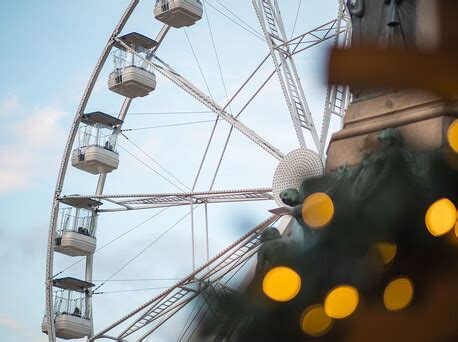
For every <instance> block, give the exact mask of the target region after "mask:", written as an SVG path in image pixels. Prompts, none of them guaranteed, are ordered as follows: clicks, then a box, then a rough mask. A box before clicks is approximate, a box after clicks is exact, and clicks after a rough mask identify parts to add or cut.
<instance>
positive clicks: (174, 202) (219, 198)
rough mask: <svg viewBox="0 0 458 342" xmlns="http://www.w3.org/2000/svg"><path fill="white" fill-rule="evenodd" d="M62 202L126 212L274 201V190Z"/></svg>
mask: <svg viewBox="0 0 458 342" xmlns="http://www.w3.org/2000/svg"><path fill="white" fill-rule="evenodd" d="M59 199H60V200H68V199H96V200H103V201H107V202H110V203H113V204H116V205H117V206H118V207H116V208H112V209H99V210H98V211H99V212H112V211H124V210H139V209H154V208H164V207H176V206H184V205H186V206H188V205H191V204H205V203H229V202H248V201H267V200H272V199H273V196H272V189H270V188H264V189H242V190H220V191H205V192H187V193H158V194H117V195H99V196H95V195H87V196H86V195H69V196H61V197H60V198H59Z"/></svg>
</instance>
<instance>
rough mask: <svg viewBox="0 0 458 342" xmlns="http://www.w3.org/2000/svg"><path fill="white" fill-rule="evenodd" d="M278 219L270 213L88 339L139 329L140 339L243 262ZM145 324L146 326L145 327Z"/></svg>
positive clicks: (123, 337) (253, 251)
mask: <svg viewBox="0 0 458 342" xmlns="http://www.w3.org/2000/svg"><path fill="white" fill-rule="evenodd" d="M278 219H279V216H276V215H272V216H270V217H269V218H268V219H267V220H265V221H264V222H262V223H260V224H259V225H257V226H256V227H254V228H253V229H252V230H250V231H249V232H248V233H246V234H244V235H243V236H242V237H241V238H240V239H238V240H237V241H235V242H234V243H232V244H231V245H229V246H228V247H227V248H226V249H225V250H223V251H222V252H221V253H219V254H218V255H216V256H215V257H214V258H212V259H211V260H210V261H209V262H207V263H206V264H204V265H202V266H201V267H200V268H198V269H197V270H196V271H194V272H193V273H191V274H190V275H188V276H187V277H185V278H184V279H182V280H181V281H179V282H178V283H176V284H175V285H173V286H172V287H170V288H169V289H167V290H165V291H164V292H162V293H161V294H159V295H157V296H155V297H154V298H152V299H151V300H149V301H148V302H146V303H145V304H143V305H141V306H140V307H138V308H137V309H135V310H134V311H132V312H131V313H129V314H127V315H126V316H124V317H122V318H121V319H120V320H118V321H116V322H115V323H113V324H112V325H110V326H109V327H107V328H105V329H103V330H102V331H101V332H99V333H97V334H96V335H95V336H94V337H92V338H91V339H89V341H93V340H96V339H101V338H108V339H113V340H117V341H119V340H122V339H125V338H127V337H129V336H131V335H132V334H134V333H137V332H139V331H140V330H142V333H143V336H142V337H140V338H139V339H138V340H139V341H143V340H144V339H145V338H147V337H148V336H149V335H150V334H152V333H153V332H154V331H156V329H158V328H159V327H160V326H161V325H162V324H163V323H165V322H166V321H167V320H168V319H170V318H171V317H172V316H173V315H174V314H175V313H176V312H177V311H179V310H180V309H181V308H182V307H184V306H185V305H186V304H188V303H189V302H191V301H192V300H193V299H194V298H196V297H197V296H199V295H201V294H202V293H203V291H205V290H206V289H207V288H209V287H210V286H212V287H214V286H216V285H217V284H218V283H219V282H221V281H223V279H224V277H225V276H226V275H227V274H229V273H230V272H232V271H234V270H236V269H237V268H238V267H241V266H243V264H244V263H245V262H246V261H247V260H248V259H249V258H251V257H252V256H253V255H254V254H255V253H256V252H257V249H258V247H259V245H260V239H259V237H260V234H261V233H262V231H263V230H264V229H266V228H267V227H269V226H270V225H272V224H273V223H275V222H276V221H277V220H278ZM147 326H148V328H149V330H148V331H144V328H145V327H147ZM116 328H118V329H123V330H122V332H121V333H118V335H117V336H112V335H113V334H114V332H113V331H114V329H116ZM108 334H110V335H108Z"/></svg>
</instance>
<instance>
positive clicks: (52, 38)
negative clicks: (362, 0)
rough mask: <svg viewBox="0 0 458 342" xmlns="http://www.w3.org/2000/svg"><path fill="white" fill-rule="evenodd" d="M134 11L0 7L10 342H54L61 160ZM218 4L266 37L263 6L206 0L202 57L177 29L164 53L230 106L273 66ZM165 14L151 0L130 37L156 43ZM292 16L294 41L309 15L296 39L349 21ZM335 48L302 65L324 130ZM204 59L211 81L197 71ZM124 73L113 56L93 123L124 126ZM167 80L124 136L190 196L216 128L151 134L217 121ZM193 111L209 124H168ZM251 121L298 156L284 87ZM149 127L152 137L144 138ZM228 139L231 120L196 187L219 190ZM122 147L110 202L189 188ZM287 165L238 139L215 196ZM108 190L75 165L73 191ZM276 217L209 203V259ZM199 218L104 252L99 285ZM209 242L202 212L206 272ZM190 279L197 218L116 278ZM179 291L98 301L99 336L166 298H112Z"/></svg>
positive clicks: (263, 207) (168, 219)
mask: <svg viewBox="0 0 458 342" xmlns="http://www.w3.org/2000/svg"><path fill="white" fill-rule="evenodd" d="M127 5H128V1H127V0H99V1H91V0H81V1H71V2H70V1H64V0H50V1H44V2H43V1H40V2H38V1H36V0H31V1H14V2H13V1H3V2H1V3H0V29H1V30H2V32H4V35H3V48H2V51H3V53H1V54H0V61H1V63H0V72H1V75H2V82H1V83H0V118H1V119H2V123H3V134H2V135H0V208H1V213H2V217H3V219H2V221H1V223H0V256H1V259H0V260H1V261H0V267H1V270H2V274H3V275H4V278H3V279H4V281H2V282H1V284H0V290H1V291H0V293H1V295H0V304H1V305H0V340H2V341H11V342H16V341H25V340H27V341H46V340H47V338H46V336H45V335H43V334H41V331H40V324H41V320H42V318H43V314H44V300H45V292H44V280H45V257H46V248H47V235H48V229H49V217H50V208H51V203H52V196H53V192H54V187H55V182H56V178H57V173H58V168H59V163H60V159H61V158H62V152H63V149H64V145H65V141H66V138H67V135H68V132H69V129H70V126H71V123H72V120H73V117H74V115H75V112H76V110H77V107H78V104H79V101H80V98H81V95H82V93H83V90H84V88H85V86H86V83H87V81H88V79H89V76H90V74H91V72H92V69H93V68H94V65H95V63H96V61H97V59H98V56H99V55H100V53H101V51H102V49H103V47H104V45H105V44H106V41H107V39H108V37H109V35H110V34H111V32H112V30H113V28H114V26H115V25H116V23H117V21H118V20H119V18H120V16H121V14H122V12H123V11H124V9H125V8H126V7H127ZM210 5H213V6H214V7H216V8H218V9H219V10H220V11H222V12H224V13H227V14H228V12H227V10H225V8H224V7H223V5H224V6H225V7H226V8H228V9H230V10H231V12H233V13H234V14H236V15H237V16H238V17H239V18H241V19H243V21H244V22H245V23H246V24H248V25H250V26H251V27H252V28H254V29H255V30H256V31H258V32H259V31H260V29H259V25H258V22H257V18H256V16H255V14H254V10H253V8H252V6H251V1H246V0H245V1H242V0H231V1H229V0H219V1H218V0H211V1H210V0H208V1H207V2H206V12H205V13H206V14H205V15H204V18H203V19H202V20H201V21H199V22H198V23H197V24H196V25H194V26H192V27H190V28H187V29H186V33H187V35H188V37H189V41H190V43H191V46H192V49H191V47H190V44H189V42H188V40H187V39H186V34H185V30H184V29H172V30H171V31H170V32H169V34H168V35H167V37H166V39H165V41H164V42H163V44H162V45H161V46H160V48H159V50H158V52H157V55H158V57H160V58H161V59H162V60H165V61H167V63H169V64H170V65H171V66H173V68H174V69H175V70H177V71H178V72H180V73H181V74H182V75H183V76H185V77H186V78H187V79H188V80H190V81H191V82H192V83H193V84H195V85H196V86H197V87H198V88H200V89H202V90H204V91H205V92H208V91H207V85H208V89H210V94H211V96H212V97H213V98H214V100H215V101H216V102H217V103H220V104H224V103H225V101H226V100H227V97H226V91H227V94H228V95H229V97H230V96H231V95H232V94H234V93H235V92H236V91H237V90H238V88H239V87H240V86H241V84H242V83H243V82H244V80H245V79H246V77H247V76H248V75H250V73H251V72H252V71H253V70H254V69H255V68H256V67H257V65H258V64H259V63H260V62H261V61H262V59H263V58H264V57H265V56H266V54H267V52H268V48H267V45H266V44H265V42H263V41H262V40H260V39H259V38H257V37H256V36H254V35H253V34H250V33H249V32H247V31H246V30H245V29H243V28H241V27H240V26H237V25H235V24H234V23H233V22H232V21H230V20H228V19H227V18H226V17H224V16H222V15H221V14H220V13H219V12H217V11H216V10H215V9H214V8H213V7H212V6H210ZM299 5H300V6H299ZM153 6H154V1H152V0H141V1H140V4H139V6H138V7H137V9H136V11H135V12H134V14H133V15H132V17H131V18H130V20H129V22H128V24H127V25H126V27H125V29H124V31H123V33H129V32H132V31H136V32H140V33H142V34H144V35H147V36H149V37H152V38H154V37H155V36H156V35H157V33H158V32H159V30H160V28H161V23H159V22H158V21H156V20H155V19H154V16H153ZM280 6H281V11H282V15H283V19H284V22H285V26H286V31H287V32H289V34H290V33H291V32H292V30H293V26H294V22H295V17H296V13H297V10H298V6H299V14H298V20H297V23H296V27H295V29H294V32H295V34H299V33H302V32H306V31H309V30H311V29H313V28H315V27H317V26H319V25H321V24H323V23H325V22H328V21H329V20H331V19H333V18H335V16H336V13H337V1H335V0H321V1H299V0H283V1H280ZM228 15H229V14H228ZM210 30H211V33H212V35H213V38H214V45H213V42H212V40H211V35H210ZM328 47H329V42H328V43H326V44H321V45H319V46H317V47H314V48H313V49H310V50H308V51H306V52H304V53H301V54H299V55H297V56H296V57H297V58H296V65H297V68H298V71H299V74H300V77H301V80H302V83H303V86H304V89H305V93H306V96H307V99H308V101H309V104H310V107H311V109H312V113H313V116H314V120H315V122H316V124H317V126H318V127H320V124H321V115H322V111H323V103H324V92H325V81H324V80H325V65H326V52H327V48H328ZM193 50H194V53H195V56H196V58H197V60H198V62H199V65H200V67H201V69H202V73H203V75H204V77H205V78H204V77H203V76H202V74H201V72H200V70H199V65H198V63H197V62H196V58H195V57H194V54H193ZM215 50H216V53H215ZM218 61H219V65H220V67H221V73H220V70H219V68H218ZM112 68H113V63H112V59H111V58H109V59H108V61H107V63H106V64H105V66H104V68H103V70H102V73H101V75H100V77H99V79H98V81H97V84H96V86H95V89H94V91H93V94H92V96H91V98H90V101H89V103H88V106H87V109H86V112H91V111H96V110H101V111H103V112H106V113H109V114H113V115H116V113H117V112H118V111H119V108H120V107H121V104H122V100H123V99H122V98H121V97H120V96H119V95H116V94H114V93H111V92H109V90H108V89H107V85H106V82H107V77H108V74H109V72H110V71H111V69H112ZM272 70H273V64H272V62H271V61H270V60H269V61H268V63H266V65H265V66H264V67H263V68H261V70H260V73H259V75H258V76H256V77H255V79H254V82H253V83H252V84H250V85H249V86H248V87H247V90H246V91H245V92H243V93H242V94H241V95H240V96H239V97H237V99H236V100H235V101H234V103H233V105H232V106H231V107H230V111H231V112H233V113H237V112H238V110H240V109H241V108H242V106H243V104H244V101H246V100H247V99H248V98H249V97H250V96H251V94H253V92H254V91H255V90H256V89H257V87H259V85H260V84H261V83H262V82H263V81H264V79H265V77H266V76H267V75H268V74H269V73H270V72H271V71H272ZM221 74H222V79H223V80H224V83H223V80H222V79H221ZM157 80H158V85H157V89H156V91H155V92H154V93H152V94H151V95H149V96H147V97H145V98H142V99H138V100H135V101H134V102H133V104H132V106H131V108H130V111H129V114H128V117H127V119H126V122H125V124H124V128H126V129H133V130H132V131H128V132H126V136H128V137H129V139H130V140H131V141H132V142H135V144H137V145H138V146H140V147H141V148H142V150H144V151H146V152H147V153H148V155H150V156H152V157H153V158H154V159H155V160H156V161H159V162H160V163H161V165H163V166H164V167H166V168H167V170H169V171H170V172H171V173H173V174H174V176H176V177H177V178H178V179H180V180H181V181H182V182H183V183H184V184H186V185H187V186H189V187H190V186H191V185H192V183H193V181H194V178H195V176H196V172H197V169H198V166H199V163H200V160H201V158H202V155H203V151H204V148H205V146H206V144H207V141H208V138H209V134H210V130H211V128H212V122H206V123H198V124H193V125H182V126H174V127H162V128H149V127H155V126H163V125H171V124H172V125H173V124H181V123H189V122H194V121H207V120H213V119H215V115H214V114H212V113H205V112H203V111H206V108H205V107H203V106H202V105H201V104H200V103H198V102H197V101H196V100H195V99H193V98H192V97H190V96H189V95H188V94H186V93H184V92H183V91H182V90H181V89H179V88H178V87H176V86H175V85H173V84H172V83H170V82H169V81H168V80H166V79H164V78H163V77H161V76H160V75H158V77H157ZM206 84H207V85H206ZM225 89H226V90H225ZM183 111H186V112H191V111H194V112H197V113H194V114H170V113H171V112H183ZM145 113H149V114H145ZM151 113H153V114H151ZM154 113H155V114H154ZM157 113H169V114H157ZM240 120H241V121H242V122H243V123H245V124H246V125H247V126H248V127H250V128H251V129H253V130H255V131H256V132H257V133H258V134H260V135H261V136H262V137H264V138H265V139H267V140H268V141H269V142H271V143H272V144H273V145H274V146H276V147H278V148H279V149H280V150H281V151H282V152H283V153H288V152H290V151H292V150H294V149H296V148H297V147H298V143H297V139H296V137H295V133H294V130H293V128H292V124H291V120H290V117H289V114H288V111H287V107H286V105H285V101H284V99H283V97H282V94H281V90H280V87H279V82H278V79H276V78H273V79H272V80H271V81H270V82H269V83H268V84H267V86H266V87H265V88H264V89H263V90H262V91H261V92H260V94H259V95H258V96H257V97H256V98H255V100H254V101H253V102H252V104H250V106H249V107H248V108H247V110H246V111H245V112H244V113H243V114H242V115H241V117H240ZM138 128H143V129H141V130H137V129H138ZM145 128H146V129H145ZM228 130H229V126H228V124H226V123H224V122H222V123H220V124H219V125H218V128H217V130H216V134H215V139H214V142H213V143H212V145H211V148H210V150H209V157H208V159H207V162H206V163H205V164H204V168H203V172H202V176H201V178H200V180H199V182H198V183H197V187H196V190H199V191H206V190H208V188H209V185H210V182H211V179H212V176H213V173H214V171H215V168H216V165H217V162H218V158H219V154H220V153H221V151H222V148H223V146H224V141H225V138H226V136H227V133H228ZM118 150H119V152H120V160H121V161H120V167H119V169H118V170H116V171H115V172H113V173H112V174H110V175H109V176H108V180H107V184H106V188H105V193H107V194H126V193H157V192H177V191H179V190H177V189H176V188H175V187H174V186H172V185H171V184H170V183H168V182H166V181H164V180H163V178H161V177H159V176H158V175H157V174H156V173H155V172H153V171H151V169H150V168H148V167H145V165H144V164H142V163H139V162H138V161H137V160H136V158H135V157H133V156H132V155H135V156H137V158H140V159H142V160H143V161H144V162H146V163H147V164H148V165H149V166H150V167H153V168H155V169H156V171H159V172H161V173H163V171H161V170H159V169H158V168H157V166H155V165H154V164H153V163H152V162H151V161H150V160H147V158H146V157H145V155H143V154H142V153H141V152H140V151H139V150H138V149H136V148H135V146H134V145H132V144H131V143H130V142H129V141H128V140H126V139H124V138H120V139H119V147H118ZM145 158H146V159H145ZM277 165H278V161H276V160H275V159H274V158H272V157H271V156H270V155H269V154H267V153H266V152H265V151H263V150H262V149H261V148H260V147H259V146H257V145H255V144H253V143H252V142H251V141H250V140H249V139H247V138H246V137H245V136H243V135H242V134H240V133H239V132H235V133H234V134H233V136H232V138H231V140H230V143H229V145H228V150H227V153H226V155H225V158H224V160H223V163H222V166H221V170H220V172H219V174H218V177H217V179H216V183H215V186H214V189H215V190H223V189H243V188H258V187H271V184H272V176H273V173H274V171H275V168H276V166H277ZM96 183H97V177H96V176H92V175H89V174H83V173H82V172H81V171H78V170H76V169H73V168H71V167H69V169H68V173H67V175H66V180H65V185H64V190H63V193H64V194H75V193H79V194H93V193H94V191H95V186H96ZM274 207H276V204H275V203H274V202H270V201H269V202H260V203H244V204H218V205H213V206H210V208H209V231H210V253H211V255H215V254H216V253H217V252H218V251H219V250H221V249H223V248H224V247H225V246H226V245H228V244H229V243H231V242H232V241H234V240H236V239H237V238H238V237H239V236H240V235H242V234H243V233H244V232H246V231H248V230H249V229H250V228H251V227H253V226H254V225H256V224H258V223H260V222H261V221H262V220H263V219H265V218H266V217H267V215H268V212H267V210H268V209H271V208H274ZM188 210H189V209H188V208H172V209H169V210H167V211H166V212H164V213H161V214H160V215H158V216H157V217H155V218H154V219H152V220H150V221H148V223H146V224H143V225H140V226H139V227H138V228H137V229H135V230H134V231H133V232H132V233H129V234H128V235H126V236H125V237H123V238H122V239H119V240H117V241H116V242H115V243H113V244H111V245H110V246H109V247H107V248H106V249H104V250H103V251H101V252H100V253H96V256H95V269H94V279H95V280H94V282H95V283H96V284H97V285H98V284H100V283H101V281H102V280H104V279H107V278H108V277H109V276H110V275H111V274H113V272H116V271H117V269H118V268H119V265H120V264H122V263H123V261H125V260H126V259H127V260H128V259H130V258H132V257H134V256H135V255H136V254H137V253H138V252H139V251H141V250H142V249H143V248H144V247H145V245H148V244H149V243H150V242H151V241H153V240H155V239H157V237H158V236H159V235H160V234H161V233H163V232H164V231H166V230H167V229H168V228H169V227H170V226H172V225H173V224H174V223H175V222H176V221H177V220H178V219H179V218H180V217H182V216H183V215H185V214H186V213H187V212H188ZM156 213H157V211H156V212H153V211H138V212H129V213H113V214H106V215H103V216H101V217H100V219H99V226H98V235H97V239H98V244H99V246H100V245H103V244H105V243H108V242H110V241H112V240H113V239H114V238H116V237H117V236H119V235H120V234H123V233H124V232H126V231H127V230H129V229H131V228H133V227H136V226H137V225H138V224H140V223H141V222H143V221H144V220H145V219H147V218H149V217H151V216H152V215H154V214H156ZM204 241H205V235H204V220H203V210H202V208H197V209H196V246H197V249H196V250H197V253H196V259H197V264H198V265H200V264H202V263H204V262H205V243H204ZM72 262H73V260H71V258H69V257H67V256H59V255H56V260H55V265H54V271H55V273H57V272H60V271H61V270H63V269H65V268H66V267H67V266H69V265H70V264H72ZM82 265H83V263H80V264H78V265H77V266H75V267H72V268H70V269H69V270H67V271H66V272H64V273H63V276H74V277H78V278H81V277H82V276H83V275H84V270H83V267H82ZM191 270H192V264H191V247H190V224H189V219H185V220H184V221H183V222H181V223H180V224H178V225H177V226H176V227H174V228H173V229H172V230H170V232H169V233H167V234H166V235H165V236H164V238H161V239H160V240H159V241H158V242H157V243H155V244H154V245H153V246H152V247H151V248H149V249H148V250H147V251H146V252H145V253H143V254H142V255H141V256H140V257H138V258H137V259H136V260H135V262H132V264H130V265H129V267H127V268H126V269H123V270H122V271H121V272H120V273H119V274H117V276H116V278H115V279H119V280H121V279H127V280H132V279H178V278H180V277H183V276H184V275H186V274H188V273H190V272H191ZM173 282H174V281H173V280H150V281H148V282H133V281H127V282H120V281H119V282H116V281H113V282H108V283H107V285H105V286H104V288H103V291H105V293H106V294H104V295H100V296H96V297H94V317H95V330H96V331H97V330H100V329H102V328H104V327H105V326H106V325H108V324H109V323H111V322H113V321H115V320H117V319H118V318H119V317H120V316H122V315H124V314H126V313H127V312H129V311H131V310H132V309H134V308H135V307H136V306H138V305H140V304H141V303H143V302H145V301H146V300H147V299H149V298H151V297H152V296H153V295H155V294H157V293H159V292H160V291H161V289H157V290H148V291H136V292H122V293H110V292H115V291H124V290H132V289H141V288H150V287H157V288H164V287H167V286H169V285H171V284H172V283H173ZM186 313H187V312H186V310H184V313H182V314H181V315H182V316H181V318H180V317H177V320H176V321H175V324H176V325H173V324H171V325H169V326H167V325H165V326H164V329H161V330H159V331H158V334H157V335H155V336H154V338H152V339H150V340H151V341H156V340H157V341H161V340H164V341H170V340H176V339H177V336H178V331H179V330H181V326H180V328H178V330H177V329H176V328H173V327H174V326H179V323H180V322H182V320H183V317H184V318H186ZM178 316H179V315H178ZM176 322H178V323H176ZM170 327H172V328H170Z"/></svg>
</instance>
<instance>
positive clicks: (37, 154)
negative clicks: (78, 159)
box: [0, 96, 65, 194]
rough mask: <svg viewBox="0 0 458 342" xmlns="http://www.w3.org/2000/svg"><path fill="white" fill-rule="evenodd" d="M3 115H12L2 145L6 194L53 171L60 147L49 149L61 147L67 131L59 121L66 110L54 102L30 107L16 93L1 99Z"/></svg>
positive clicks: (1, 185) (0, 167) (0, 190)
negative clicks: (5, 142) (54, 104)
mask: <svg viewBox="0 0 458 342" xmlns="http://www.w3.org/2000/svg"><path fill="white" fill-rule="evenodd" d="M0 115H5V116H8V117H9V119H10V123H9V124H7V126H6V127H7V129H6V138H7V139H8V141H9V143H7V144H5V145H3V146H0V160H2V163H1V164H0V179H1V180H2V181H1V182H0V194H4V193H9V192H13V191H17V190H21V189H23V188H26V187H27V186H33V185H34V184H37V183H38V182H39V181H40V179H41V178H42V177H45V176H48V175H49V172H52V169H51V166H52V168H54V167H55V160H53V156H55V155H56V153H57V151H56V153H50V151H52V150H53V149H56V148H61V145H59V144H58V142H61V141H63V139H64V135H63V130H62V128H61V127H60V126H59V121H60V119H61V118H62V117H64V116H65V112H64V111H63V110H62V109H60V108H58V107H54V106H41V107H36V108H32V109H29V108H26V107H24V106H23V105H22V104H21V103H20V100H19V98H18V97H17V96H10V97H8V98H6V99H5V100H3V101H2V102H0ZM58 146H59V147H58ZM44 152H45V153H44Z"/></svg>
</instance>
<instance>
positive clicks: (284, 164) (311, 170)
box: [272, 148, 324, 207]
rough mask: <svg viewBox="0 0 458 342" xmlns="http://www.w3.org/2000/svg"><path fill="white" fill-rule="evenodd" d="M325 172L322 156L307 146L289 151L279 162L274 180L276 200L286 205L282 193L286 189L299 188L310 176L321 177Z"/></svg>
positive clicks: (273, 192)
mask: <svg viewBox="0 0 458 342" xmlns="http://www.w3.org/2000/svg"><path fill="white" fill-rule="evenodd" d="M323 172H324V166H323V162H322V160H321V158H320V156H319V155H318V154H317V153H316V152H314V151H312V150H308V149H306V148H299V149H297V150H294V151H292V152H290V153H288V154H287V155H286V156H285V157H284V158H283V159H282V161H281V162H280V164H278V166H277V169H276V170H275V173H274V178H273V182H272V194H273V196H274V200H275V202H276V203H277V204H278V205H279V206H282V207H284V206H285V204H284V203H283V202H282V200H281V199H280V193H281V192H282V191H284V190H286V189H291V188H293V189H299V188H300V186H301V184H302V182H303V181H304V180H305V179H308V178H315V177H319V176H321V175H322V174H323Z"/></svg>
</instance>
